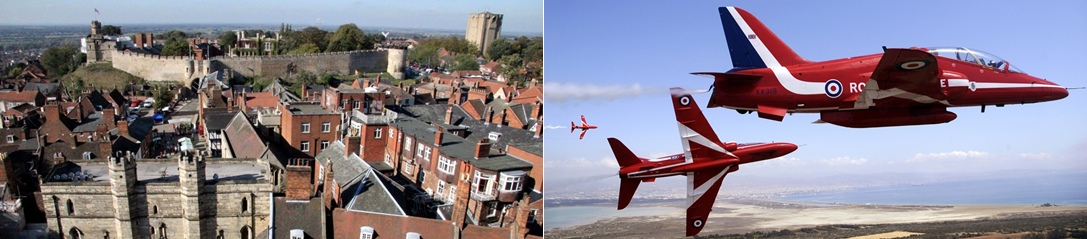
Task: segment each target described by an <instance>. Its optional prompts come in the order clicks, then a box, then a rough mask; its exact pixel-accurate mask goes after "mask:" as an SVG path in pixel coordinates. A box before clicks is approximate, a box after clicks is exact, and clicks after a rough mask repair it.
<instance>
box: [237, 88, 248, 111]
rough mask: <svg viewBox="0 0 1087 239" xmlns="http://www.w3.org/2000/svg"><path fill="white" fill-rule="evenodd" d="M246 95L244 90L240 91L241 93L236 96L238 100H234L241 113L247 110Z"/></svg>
mask: <svg viewBox="0 0 1087 239" xmlns="http://www.w3.org/2000/svg"><path fill="white" fill-rule="evenodd" d="M247 95H248V94H247V93H246V92H245V89H242V93H241V94H240V95H239V96H238V99H236V101H237V102H238V107H239V108H240V110H241V111H242V112H246V111H248V110H249V104H246V101H248V99H249V98H248V96H247Z"/></svg>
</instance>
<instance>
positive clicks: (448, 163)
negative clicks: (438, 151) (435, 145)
mask: <svg viewBox="0 0 1087 239" xmlns="http://www.w3.org/2000/svg"><path fill="white" fill-rule="evenodd" d="M456 169H457V162H454V161H453V160H450V159H449V158H446V157H445V156H438V171H441V172H443V173H446V174H449V175H453V172H456Z"/></svg>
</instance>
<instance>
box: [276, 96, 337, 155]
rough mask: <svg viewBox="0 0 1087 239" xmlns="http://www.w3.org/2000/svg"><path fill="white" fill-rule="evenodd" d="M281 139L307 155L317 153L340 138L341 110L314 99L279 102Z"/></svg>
mask: <svg viewBox="0 0 1087 239" xmlns="http://www.w3.org/2000/svg"><path fill="white" fill-rule="evenodd" d="M279 110H280V112H282V113H283V115H282V116H281V122H282V123H281V124H280V127H281V132H280V133H281V134H282V135H283V139H284V140H286V141H287V143H288V144H290V145H291V146H292V147H295V148H297V149H299V150H301V151H302V152H305V153H306V154H307V155H309V156H311V157H312V156H316V155H317V154H320V153H321V150H323V149H324V148H326V147H328V145H329V144H330V143H332V141H336V140H339V139H340V130H341V129H340V120H341V119H340V115H341V114H340V113H338V112H335V111H332V110H328V109H325V108H324V107H321V105H320V103H317V102H295V103H283V104H280V105H279Z"/></svg>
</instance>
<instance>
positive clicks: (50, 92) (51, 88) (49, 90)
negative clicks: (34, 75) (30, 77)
mask: <svg viewBox="0 0 1087 239" xmlns="http://www.w3.org/2000/svg"><path fill="white" fill-rule="evenodd" d="M28 90H32V91H38V92H41V93H42V95H45V96H59V95H60V83H30V82H28V83H26V85H24V86H23V91H28Z"/></svg>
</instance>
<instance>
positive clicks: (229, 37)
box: [219, 31, 238, 47]
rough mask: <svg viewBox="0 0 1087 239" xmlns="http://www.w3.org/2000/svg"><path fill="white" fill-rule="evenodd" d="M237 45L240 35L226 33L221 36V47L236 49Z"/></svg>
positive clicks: (231, 32)
mask: <svg viewBox="0 0 1087 239" xmlns="http://www.w3.org/2000/svg"><path fill="white" fill-rule="evenodd" d="M236 44H238V35H237V34H236V33H235V32H234V31H229V32H224V33H223V34H221V35H219V45H220V46H224V47H225V46H230V47H234V45H236Z"/></svg>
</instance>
